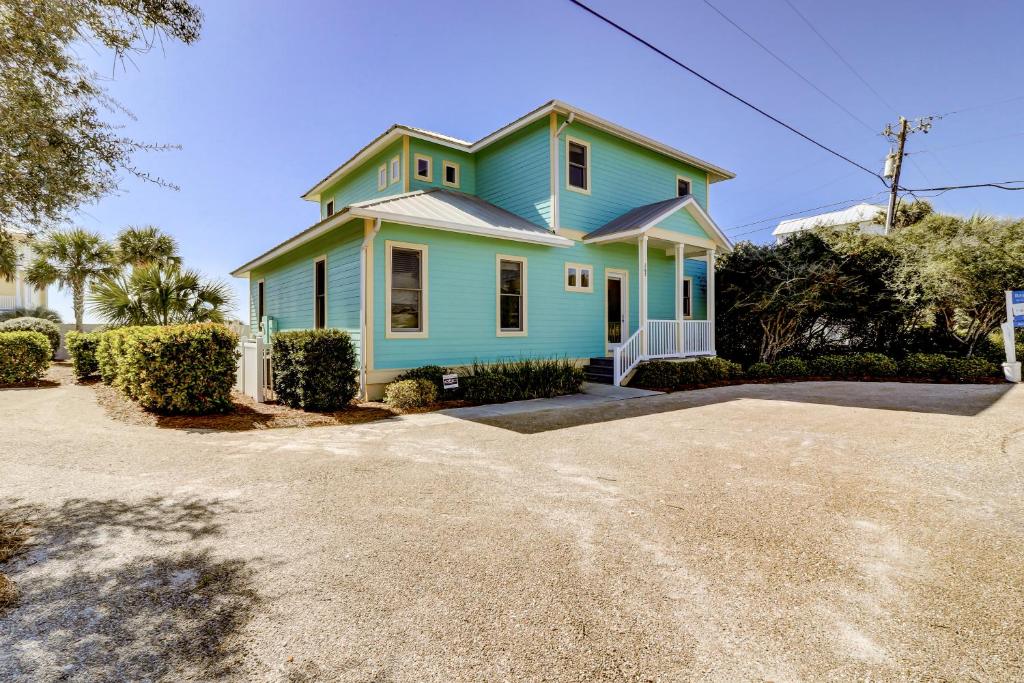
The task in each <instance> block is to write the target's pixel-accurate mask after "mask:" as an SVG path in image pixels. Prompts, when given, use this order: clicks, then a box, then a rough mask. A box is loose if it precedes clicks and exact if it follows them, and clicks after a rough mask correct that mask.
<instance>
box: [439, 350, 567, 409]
mask: <svg viewBox="0 0 1024 683" xmlns="http://www.w3.org/2000/svg"><path fill="white" fill-rule="evenodd" d="M458 374H459V383H460V384H462V383H463V382H465V384H466V398H467V399H469V400H470V401H473V402H474V403H504V402H506V401H522V400H526V399H532V398H551V397H552V396H562V395H564V394H578V393H579V392H580V391H581V390H582V389H583V381H584V379H585V376H584V372H583V368H581V367H579V366H578V365H576V363H574V362H572V361H570V360H566V359H532V358H530V359H525V360H518V361H515V360H506V361H499V362H497V363H492V364H490V365H484V364H482V363H474V364H473V365H472V366H471V367H469V368H462V369H460V370H459V372H458Z"/></svg>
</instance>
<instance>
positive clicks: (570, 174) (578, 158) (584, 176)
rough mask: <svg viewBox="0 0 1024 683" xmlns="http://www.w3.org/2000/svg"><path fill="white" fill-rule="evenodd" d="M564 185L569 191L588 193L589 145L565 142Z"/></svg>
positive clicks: (579, 141)
mask: <svg viewBox="0 0 1024 683" xmlns="http://www.w3.org/2000/svg"><path fill="white" fill-rule="evenodd" d="M565 145H566V149H565V157H566V158H565V161H566V174H565V175H566V183H567V184H568V187H569V189H570V190H575V191H577V192H583V193H586V194H589V193H590V145H589V144H587V143H586V142H583V141H582V140H574V139H572V138H566V140H565Z"/></svg>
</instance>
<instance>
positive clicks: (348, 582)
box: [0, 383, 1024, 681]
mask: <svg viewBox="0 0 1024 683" xmlns="http://www.w3.org/2000/svg"><path fill="white" fill-rule="evenodd" d="M462 415H463V416H462V417H460V415H459V414H458V413H457V411H456V412H455V413H451V414H436V413H435V414H423V415H415V416H409V417H405V418H398V419H391V420H386V421H383V422H378V423H374V424H367V425H356V426H350V427H322V428H309V429H278V430H268V431H263V432H250V433H190V432H186V431H176V430H171V429H159V428H156V427H146V426H132V425H126V424H122V423H119V422H114V421H112V420H111V419H109V418H108V417H106V416H105V414H104V413H103V411H102V410H101V409H100V408H99V407H98V406H97V404H96V402H95V398H94V390H93V389H92V388H90V387H83V386H66V385H65V386H59V387H52V388H40V389H31V390H8V391H0V416H2V418H3V423H4V426H3V434H4V436H3V441H2V446H0V513H3V512H6V515H7V517H8V519H15V518H17V519H28V520H29V521H30V522H31V523H32V529H33V531H34V534H35V538H34V541H33V543H32V545H31V546H29V548H28V549H27V550H26V551H25V552H24V553H23V554H22V555H20V556H19V557H17V558H16V559H14V560H12V561H11V562H9V563H8V565H7V566H6V571H7V573H8V574H10V575H11V577H12V578H13V579H14V581H15V583H16V584H17V586H18V588H19V590H20V592H21V601H20V604H19V605H18V606H16V607H15V608H13V609H10V610H8V611H6V612H3V613H0V680H4V681H8V680H15V681H21V680H24V681H39V680H58V679H60V680H71V681H100V680H125V679H130V680H138V679H144V678H149V679H156V680H208V679H212V678H217V677H224V678H226V679H228V680H293V681H305V680H310V681H312V680H331V681H335V680H340V681H497V680H517V681H518V680H529V681H555V680H558V681H561V680H572V681H581V680H585V681H593V680H615V681H619V680H661V681H678V680H693V679H705V680H720V681H735V680H773V681H788V680H824V679H832V680H853V679H857V680H864V679H872V680H881V679H884V680H893V679H943V680H978V681H994V680H1010V679H1016V680H1021V679H1022V678H1024V654H1022V653H1024V505H1022V503H1024V493H1022V492H1024V487H1022V484H1024V476H1022V474H1024V462H1022V461H1024V421H1022V418H1024V387H1020V386H1018V387H1013V388H1011V387H1010V386H1009V385H1003V386H998V385H991V386H953V385H900V384H855V383H800V384H782V385H748V386H736V387H724V388H720V389H709V390H704V391H697V392H687V393H679V394H672V395H665V396H658V397H653V398H644V399H636V400H629V401H622V402H619V403H617V404H610V405H603V406H599V407H595V408H589V409H585V410H577V411H565V410H562V411H551V412H540V413H531V414H526V415H514V416H508V417H501V416H493V417H480V418H474V419H472V420H471V419H467V418H466V417H465V414H462Z"/></svg>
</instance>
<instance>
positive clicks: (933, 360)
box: [900, 353, 949, 379]
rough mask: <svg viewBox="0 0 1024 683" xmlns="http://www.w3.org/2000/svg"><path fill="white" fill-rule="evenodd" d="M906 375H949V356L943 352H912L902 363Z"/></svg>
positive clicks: (903, 372) (934, 376)
mask: <svg viewBox="0 0 1024 683" xmlns="http://www.w3.org/2000/svg"><path fill="white" fill-rule="evenodd" d="M900 374H901V375H903V376H904V377H927V378H930V379H938V378H941V377H946V376H948V375H949V357H948V356H945V355H943V354H941V353H912V354H910V355H909V356H907V357H906V358H904V359H903V362H902V363H900Z"/></svg>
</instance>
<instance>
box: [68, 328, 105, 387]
mask: <svg viewBox="0 0 1024 683" xmlns="http://www.w3.org/2000/svg"><path fill="white" fill-rule="evenodd" d="M101 334H102V333H101V332H76V331H75V330H71V331H70V332H68V333H67V334H66V335H64V345H65V346H67V347H68V356H70V357H71V367H72V368H74V371H75V377H77V378H78V379H87V378H89V377H92V376H93V375H95V374H96V373H97V372H99V371H100V366H99V362H97V360H96V347H97V346H99V344H100V335H101Z"/></svg>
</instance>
